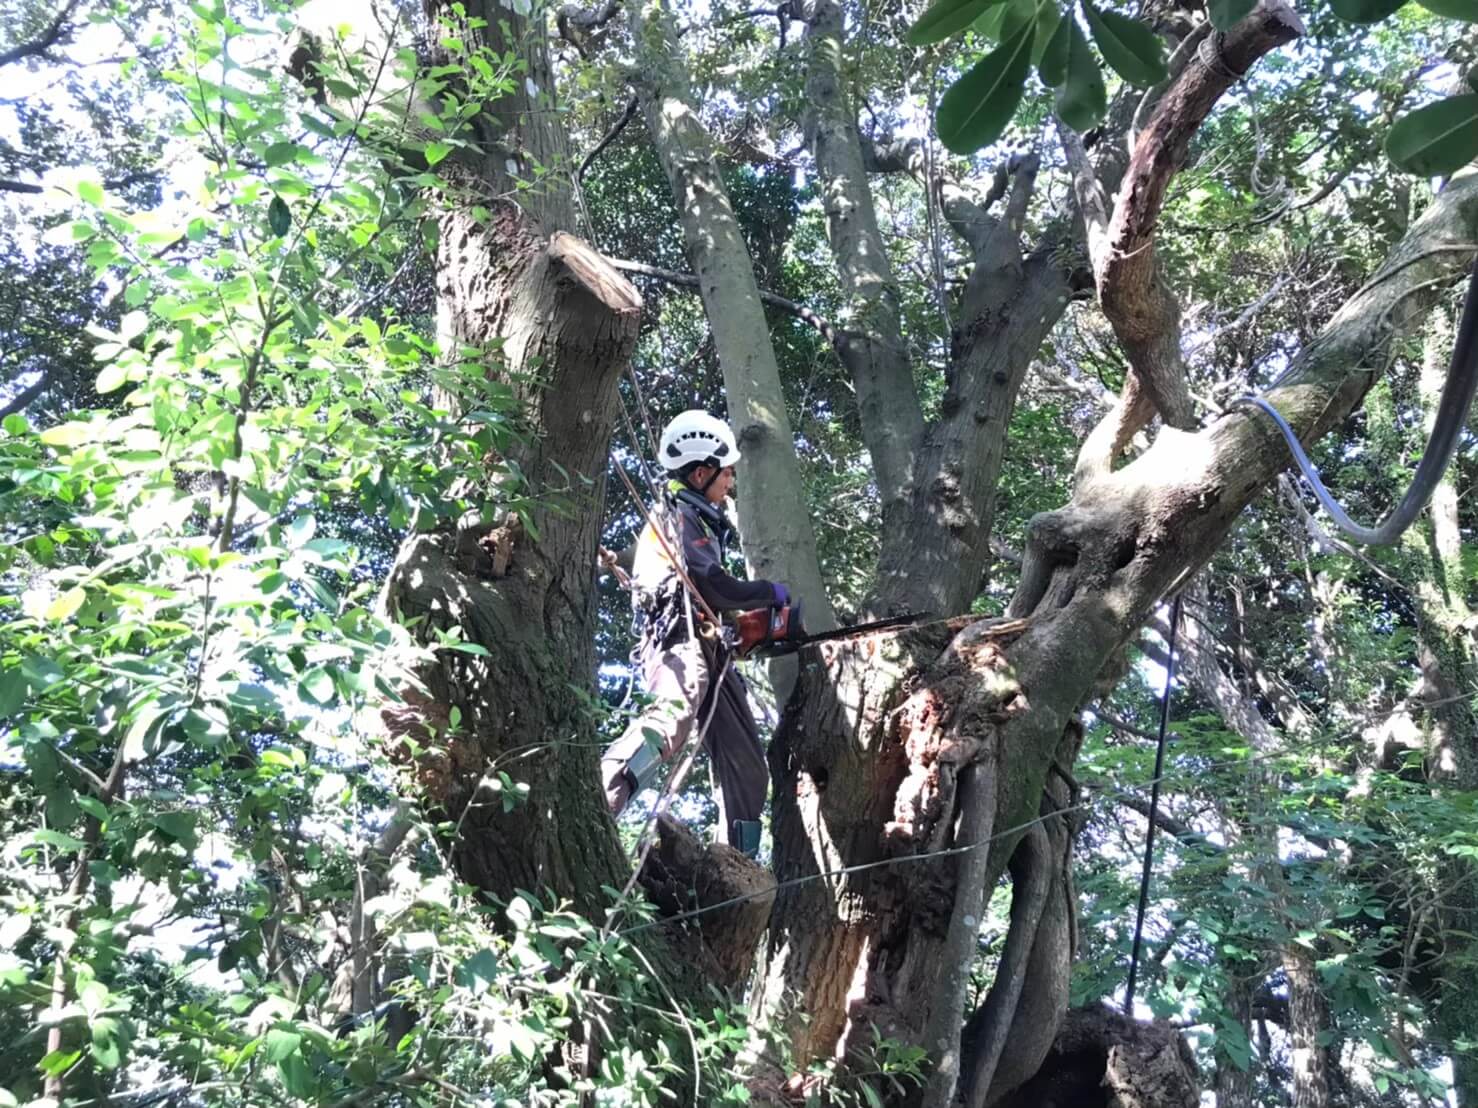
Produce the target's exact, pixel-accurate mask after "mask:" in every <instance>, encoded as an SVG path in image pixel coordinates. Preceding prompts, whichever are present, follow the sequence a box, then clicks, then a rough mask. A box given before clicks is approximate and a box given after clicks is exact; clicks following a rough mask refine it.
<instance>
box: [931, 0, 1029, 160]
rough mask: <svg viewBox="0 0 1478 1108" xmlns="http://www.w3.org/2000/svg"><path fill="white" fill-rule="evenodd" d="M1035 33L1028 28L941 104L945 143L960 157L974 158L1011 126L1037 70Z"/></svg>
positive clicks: (941, 132) (961, 81) (985, 59)
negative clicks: (1033, 60)
mask: <svg viewBox="0 0 1478 1108" xmlns="http://www.w3.org/2000/svg"><path fill="white" fill-rule="evenodd" d="M1035 30H1036V26H1035V24H1032V23H1027V24H1025V25H1024V26H1023V27H1022V28H1021V29H1020V30H1018V31H1017V32H1016V34H1014V35H1013V36H1012V37H1011V38H1009V39H1007V40H1006V41H1005V42H1003V43H1002V44H1001V45H1000V46H998V47H996V49H994V50H992V51H991V52H990V53H989V54H987V55H986V56H985V57H983V58H981V59H980V61H978V62H976V63H975V64H974V65H973V66H971V67H970V70H969V72H967V73H966V74H965V75H964V76H962V77H961V78H960V79H959V80H958V81H956V82H955V83H954V84H953V85H951V86H950V87H949V91H948V92H946V93H945V94H944V97H943V99H941V100H940V101H939V112H938V115H937V118H936V120H935V125H936V127H937V128H938V130H939V138H940V141H942V142H943V143H944V145H945V146H947V147H949V149H951V150H953V151H954V152H955V153H956V154H971V153H974V152H975V151H976V150H979V149H980V148H981V147H982V146H986V145H988V144H990V143H992V142H994V141H995V140H996V139H998V138H1000V137H1001V132H1003V131H1004V130H1005V129H1006V125H1007V124H1008V123H1010V122H1011V117H1012V116H1013V115H1015V114H1016V106H1017V105H1018V104H1020V103H1021V93H1022V90H1023V89H1024V88H1025V87H1026V75H1027V71H1028V70H1029V69H1030V68H1031V56H1032V36H1033V34H1034V32H1035Z"/></svg>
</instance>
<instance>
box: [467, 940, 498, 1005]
mask: <svg viewBox="0 0 1478 1108" xmlns="http://www.w3.org/2000/svg"><path fill="white" fill-rule="evenodd" d="M497 979H498V956H497V955H496V954H494V953H493V952H492V951H491V950H489V949H488V948H487V947H484V948H483V949H481V950H479V951H478V952H477V953H476V954H474V955H473V956H472V957H471V958H468V959H467V961H465V962H463V963H462V965H461V967H460V968H459V969H458V970H457V984H458V985H461V986H462V987H463V988H464V989H471V990H472V992H473V993H475V994H476V993H485V992H487V991H488V989H489V988H491V987H492V984H493V982H494V981H496V980H497Z"/></svg>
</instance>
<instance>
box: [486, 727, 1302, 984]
mask: <svg viewBox="0 0 1478 1108" xmlns="http://www.w3.org/2000/svg"><path fill="white" fill-rule="evenodd" d="M1316 745H1320V744H1316V743H1312V742H1311V743H1304V744H1300V745H1298V746H1296V747H1295V746H1289V747H1284V748H1283V749H1281V750H1277V751H1271V752H1269V753H1266V754H1255V755H1252V756H1251V757H1248V758H1223V759H1218V760H1216V761H1212V762H1208V763H1206V764H1205V765H1203V766H1201V767H1200V769H1201V771H1203V772H1204V771H1205V770H1208V769H1218V768H1221V767H1225V766H1235V765H1244V764H1248V765H1250V764H1253V763H1261V762H1270V761H1276V760H1277V759H1280V758H1286V757H1288V756H1289V755H1290V754H1296V753H1298V752H1299V751H1303V750H1312V749H1314V748H1315V746H1316ZM1172 776H1173V775H1172V774H1164V775H1163V776H1161V777H1159V778H1156V779H1155V780H1152V781H1145V782H1141V786H1143V785H1146V784H1148V785H1153V784H1155V783H1156V782H1157V781H1168V780H1170V779H1171V777H1172ZM1084 784H1085V786H1087V785H1088V783H1087V782H1084ZM1092 787H1093V788H1094V792H1095V797H1094V799H1093V800H1085V801H1081V802H1079V803H1077V804H1070V805H1068V806H1067V807H1064V808H1054V809H1053V810H1052V811H1050V812H1045V813H1043V814H1040V815H1038V816H1036V817H1034V818H1032V819H1029V820H1026V821H1025V822H1024V823H1019V824H1017V825H1016V826H1015V827H1008V828H1006V829H1005V830H1004V831H997V832H995V833H994V834H992V835H989V836H987V837H986V838H984V839H980V840H979V841H977V842H973V843H965V844H963V845H959V846H948V847H941V848H939V849H938V850H930V851H925V852H924V853H922V854H900V855H898V856H896V857H893V858H883V859H880V860H878V861H876V862H862V863H859V864H857V865H852V866H840V867H838V868H836V869H833V870H822V871H821V872H819V873H808V874H802V875H801V876H799V877H791V878H787V879H786V880H784V881H781V882H779V883H778V884H777V885H776V886H775V887H774V888H773V889H771V888H765V889H761V890H758V891H756V892H749V893H743V894H741V895H739V896H733V897H729V898H728V899H727V900H721V901H717V902H716V903H713V904H706V905H703V906H702V907H699V908H693V909H690V910H689V911H686V912H678V913H675V914H673V915H671V916H663V917H661V918H659V919H652V920H648V921H647V922H645V923H640V924H636V925H634V926H632V927H627V928H624V929H622V930H620V931H615V932H611V935H610V937H611V938H618V939H619V938H624V937H626V936H628V935H635V934H637V933H638V932H641V931H649V930H651V929H653V928H656V927H663V926H666V925H667V924H672V923H683V922H686V921H687V920H690V919H696V918H697V917H699V916H704V915H707V914H708V913H710V912H718V911H722V910H723V909H725V908H732V907H733V906H734V905H736V904H744V903H747V902H748V901H751V900H757V899H759V898H760V897H764V896H771V895H773V894H774V893H776V892H778V891H780V890H781V889H789V888H795V887H796V886H799V885H806V884H809V883H810V882H812V881H821V880H824V879H826V878H828V877H845V876H847V875H848V874H853V873H862V872H864V871H866V870H872V869H881V868H883V867H884V866H892V865H897V864H900V863H906V862H924V861H929V860H930V859H934V858H948V857H952V856H953V855H956V854H964V853H967V852H969V851H971V850H978V849H979V848H981V847H984V846H990V845H991V844H992V843H994V842H996V841H997V840H999V839H1004V838H1007V837H1008V836H1012V835H1017V834H1020V833H1021V832H1023V831H1028V830H1030V829H1031V828H1033V827H1035V826H1037V825H1038V824H1041V823H1046V822H1047V821H1048V820H1049V819H1053V818H1055V817H1057V816H1068V815H1071V814H1073V813H1076V812H1087V813H1091V812H1092V811H1093V810H1094V809H1095V808H1096V807H1097V801H1099V800H1116V799H1118V798H1120V797H1125V796H1134V795H1136V794H1133V793H1130V792H1128V791H1127V790H1117V789H1113V788H1107V787H1097V786H1092ZM610 911H613V912H614V911H619V905H618V906H616V907H613V908H612V909H610ZM547 968H548V966H547V965H544V966H540V967H535V968H533V969H526V970H520V971H519V972H517V973H515V974H514V975H512V977H510V979H509V980H510V983H517V982H519V981H523V980H527V979H529V978H532V977H534V976H536V975H537V974H539V973H542V972H543V971H544V970H545V969H547Z"/></svg>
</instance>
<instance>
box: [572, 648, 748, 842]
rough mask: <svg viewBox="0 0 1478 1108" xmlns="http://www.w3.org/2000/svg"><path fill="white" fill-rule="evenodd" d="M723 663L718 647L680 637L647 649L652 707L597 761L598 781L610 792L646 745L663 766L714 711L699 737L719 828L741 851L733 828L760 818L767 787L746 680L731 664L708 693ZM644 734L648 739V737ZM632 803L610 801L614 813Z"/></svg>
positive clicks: (646, 682) (645, 681)
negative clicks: (654, 746)
mask: <svg viewBox="0 0 1478 1108" xmlns="http://www.w3.org/2000/svg"><path fill="white" fill-rule="evenodd" d="M721 664H722V662H721V659H720V658H719V650H718V647H717V646H716V645H715V644H713V643H711V642H709V641H708V640H706V639H703V638H701V637H699V638H685V639H683V640H682V641H680V642H676V643H672V644H671V645H669V646H668V647H667V648H666V649H652V650H648V651H644V652H643V657H642V684H643V686H644V687H645V688H646V691H647V692H648V693H649V694H650V695H651V696H652V703H651V704H650V705H649V706H648V707H647V709H646V710H645V711H644V712H643V713H642V714H641V715H640V716H638V717H637V718H636V719H634V720H632V722H631V724H630V726H628V727H627V728H626V731H625V732H624V733H623V734H622V735H621V737H620V738H619V739H617V740H616V741H615V742H614V743H612V744H611V745H610V746H609V747H608V748H607V749H606V752H605V755H604V756H603V757H602V758H601V776H602V778H603V780H604V781H605V782H606V785H607V788H608V790H609V788H610V786H611V783H612V782H613V781H615V780H617V779H619V778H620V776H621V775H622V774H623V773H624V772H625V770H626V766H627V763H629V762H630V761H631V759H632V757H633V756H634V755H636V754H637V752H638V751H640V750H641V749H642V747H643V746H645V745H646V744H647V743H648V742H656V743H658V744H660V748H659V752H658V754H659V757H660V759H661V761H663V762H667V761H669V760H670V759H672V758H674V757H675V756H676V755H677V753H678V752H679V751H680V750H682V749H683V748H684V747H685V746H686V745H687V742H688V739H689V737H690V736H692V734H693V733H694V731H695V730H696V729H698V728H700V727H702V726H703V721H704V720H705V719H707V718H708V713H709V711H710V709H711V710H712V712H713V718H712V720H711V721H710V722H709V724H708V730H707V731H706V732H705V733H704V736H703V746H704V749H705V750H707V751H708V757H709V761H710V762H711V763H712V765H713V773H714V776H715V777H716V778H717V779H718V792H719V795H718V796H717V797H716V798H715V799H716V800H717V802H718V819H719V827H720V828H722V829H723V839H724V841H726V842H728V844H729V845H730V846H733V847H735V848H736V849H742V848H741V846H740V841H739V837H738V835H739V832H738V830H737V828H736V827H735V823H736V821H739V820H744V821H758V820H759V818H760V815H761V814H762V813H763V812H764V808H765V793H766V792H767V791H768V790H769V786H770V771H769V768H768V767H767V766H766V764H765V748H764V746H763V744H761V742H760V736H759V728H758V727H757V726H756V725H755V722H754V715H753V713H751V712H750V710H749V698H748V695H747V694H746V692H745V689H744V679H743V678H742V677H740V676H739V674H738V673H737V672H736V671H735V670H734V667H733V666H732V665H731V666H729V667H728V668H727V669H726V670H725V672H724V679H723V681H722V682H721V683H720V685H719V687H718V688H717V689H713V688H712V687H711V686H712V680H713V675H714V673H715V672H716V671H717V670H718V668H719V666H720V665H721ZM715 696H716V697H717V703H716V704H715V703H714V702H713V698H714V697H715ZM649 732H650V733H651V734H652V736H654V737H653V738H649V737H648V733H649ZM623 792H624V790H623ZM608 795H610V793H609V792H608ZM629 799H630V798H629V796H626V795H621V796H620V799H619V800H618V801H616V802H615V803H614V808H615V810H616V811H617V812H619V811H620V809H621V808H623V807H625V805H626V801H627V800H629Z"/></svg>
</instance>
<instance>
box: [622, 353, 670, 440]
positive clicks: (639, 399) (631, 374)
mask: <svg viewBox="0 0 1478 1108" xmlns="http://www.w3.org/2000/svg"><path fill="white" fill-rule="evenodd" d="M626 376H627V378H628V379H629V380H630V381H631V391H632V392H633V393H634V394H635V395H636V411H637V414H638V415H639V416H641V421H642V426H643V427H645V428H646V429H647V443H648V445H649V446H651V448H652V457H654V458H655V457H657V456H658V454H659V452H660V451H661V449H662V440H661V439H659V438H658V437H657V432H656V431H654V430H652V417H651V415H650V414H649V413H648V411H647V397H646V394H645V393H644V392H642V387H641V382H640V381H639V380H637V377H636V369H635V368H633V366H632V364H631V362H630V361H629V360H628V361H627V363H626ZM621 412H622V414H623V415H624V414H625V412H626V405H625V404H623V405H621ZM627 422H628V423H629V422H630V420H629V419H628V420H627ZM635 441H636V439H635V438H634V437H633V439H632V442H633V443H634V442H635Z"/></svg>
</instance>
